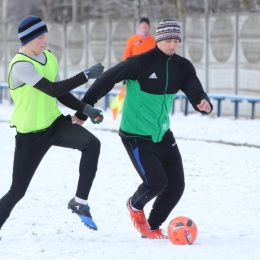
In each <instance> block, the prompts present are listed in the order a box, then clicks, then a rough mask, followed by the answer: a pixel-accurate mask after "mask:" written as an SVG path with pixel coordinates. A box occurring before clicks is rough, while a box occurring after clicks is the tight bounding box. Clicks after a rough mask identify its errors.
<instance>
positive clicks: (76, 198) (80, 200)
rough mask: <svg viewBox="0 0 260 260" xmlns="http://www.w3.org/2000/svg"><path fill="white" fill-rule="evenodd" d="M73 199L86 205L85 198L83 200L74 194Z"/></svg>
mask: <svg viewBox="0 0 260 260" xmlns="http://www.w3.org/2000/svg"><path fill="white" fill-rule="evenodd" d="M75 201H76V202H78V203H80V204H83V205H87V204H88V201H87V200H83V199H81V198H78V197H76V196H75Z"/></svg>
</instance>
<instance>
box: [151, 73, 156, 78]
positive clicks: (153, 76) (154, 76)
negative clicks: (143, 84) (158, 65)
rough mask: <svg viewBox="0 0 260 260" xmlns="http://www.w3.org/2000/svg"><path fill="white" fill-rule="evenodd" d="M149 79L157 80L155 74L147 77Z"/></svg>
mask: <svg viewBox="0 0 260 260" xmlns="http://www.w3.org/2000/svg"><path fill="white" fill-rule="evenodd" d="M149 79H157V76H156V74H155V73H153V74H152V75H151V76H150V77H149Z"/></svg>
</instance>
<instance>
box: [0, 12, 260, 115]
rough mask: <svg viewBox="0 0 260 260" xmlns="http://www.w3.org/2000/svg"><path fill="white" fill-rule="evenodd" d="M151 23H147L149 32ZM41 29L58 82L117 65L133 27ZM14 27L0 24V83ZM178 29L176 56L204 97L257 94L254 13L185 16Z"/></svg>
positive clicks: (259, 48) (91, 24)
mask: <svg viewBox="0 0 260 260" xmlns="http://www.w3.org/2000/svg"><path fill="white" fill-rule="evenodd" d="M157 23H158V21H151V33H152V34H154V32H155V28H156V25H157ZM47 25H48V29H49V35H48V39H49V43H48V49H50V50H51V51H52V52H53V53H54V54H55V55H56V57H57V58H58V60H59V64H60V75H61V78H67V77H70V76H73V75H75V74H76V73H78V72H80V71H81V70H83V69H85V68H87V67H89V66H91V65H93V64H95V63H97V62H102V63H103V64H104V65H105V67H106V68H109V67H111V66H113V65H115V64H117V63H118V62H120V61H121V60H122V54H123V49H124V46H125V42H126V39H127V38H128V37H129V36H130V35H131V34H133V33H135V32H136V28H137V26H136V23H135V22H134V21H132V20H88V21H87V22H85V23H81V24H78V23H75V24H70V23H68V24H63V25H61V24H55V23H47ZM17 26H18V23H8V24H0V33H1V35H2V36H3V37H1V38H0V82H6V78H7V68H8V64H9V61H10V60H11V58H12V57H13V56H14V54H15V53H16V52H17V50H18V49H19V41H18V39H17ZM181 26H182V31H183V36H182V42H181V44H180V48H179V50H178V54H179V55H182V56H184V57H186V58H188V59H189V60H191V62H192V63H193V64H194V66H195V68H196V70H197V75H198V77H199V79H200V80H201V82H202V84H203V86H204V88H205V90H206V91H207V92H208V93H225V94H239V95H247V96H260V73H259V69H260V29H259V28H260V14H243V13H242V14H241V13H240V14H225V15H221V16H220V15H210V16H198V15H196V16H187V17H186V18H185V19H184V20H183V21H181ZM89 84H91V82H90V83H89ZM85 87H88V85H86V86H85ZM259 106H260V104H259V105H257V106H256V115H257V116H259V115H260V108H259ZM180 109H181V107H180ZM231 111H233V104H231V103H230V102H226V103H225V102H224V103H223V114H231ZM241 114H242V115H245V116H247V115H249V114H250V106H249V105H248V104H241Z"/></svg>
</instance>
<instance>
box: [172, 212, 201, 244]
mask: <svg viewBox="0 0 260 260" xmlns="http://www.w3.org/2000/svg"><path fill="white" fill-rule="evenodd" d="M197 234H198V230H197V226H196V224H195V222H194V221H193V220H192V219H190V218H188V217H184V216H180V217H177V218H175V219H173V220H172V221H171V222H170V224H169V225H168V236H169V240H170V241H171V242H172V243H173V244H174V245H191V244H192V243H193V242H194V241H195V240H196V238H197Z"/></svg>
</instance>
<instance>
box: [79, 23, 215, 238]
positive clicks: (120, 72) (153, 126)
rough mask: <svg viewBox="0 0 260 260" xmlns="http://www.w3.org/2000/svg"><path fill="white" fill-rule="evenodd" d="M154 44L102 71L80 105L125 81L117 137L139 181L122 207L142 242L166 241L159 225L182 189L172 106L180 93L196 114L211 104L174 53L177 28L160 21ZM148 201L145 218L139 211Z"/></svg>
mask: <svg viewBox="0 0 260 260" xmlns="http://www.w3.org/2000/svg"><path fill="white" fill-rule="evenodd" d="M155 41H156V46H155V48H153V49H151V50H150V51H148V52H145V53H143V54H142V55H136V56H132V57H130V58H128V59H127V60H125V61H123V62H120V63H119V64H117V65H115V66H114V67H112V68H110V69H108V70H107V71H105V72H104V73H103V74H102V76H101V77H100V78H98V79H96V80H95V82H94V83H93V84H92V86H91V87H90V88H89V89H88V91H87V92H86V94H85V96H84V98H83V99H82V101H83V102H85V103H87V104H91V105H94V104H95V103H97V101H98V100H99V99H101V98H102V97H103V96H105V95H106V94H107V93H108V92H109V91H111V89H112V88H113V87H114V85H115V84H116V83H118V82H120V81H122V80H125V81H126V89H127V94H126V97H125V102H124V108H123V112H122V119H121V124H120V129H119V135H120V137H121V140H122V142H123V145H124V146H125V149H126V151H127V153H128V155H129V157H130V159H131V161H132V164H133V166H134V167H135V169H136V171H137V173H138V174H139V176H140V178H141V180H142V183H141V184H140V185H139V187H137V190H136V191H135V192H134V193H133V195H132V196H131V197H130V198H129V199H128V200H127V207H128V210H129V213H130V216H131V219H132V221H133V224H134V226H135V227H136V228H137V230H138V231H139V232H140V233H141V236H142V237H143V238H149V239H161V238H163V239H167V238H168V236H167V234H166V233H165V231H164V230H162V229H161V228H160V226H161V225H162V223H163V222H164V221H165V220H166V219H167V218H168V216H169V214H170V213H171V211H172V210H173V209H174V207H175V206H176V205H177V203H178V202H179V200H180V198H181V196H182V194H183V191H184V186H185V182H184V171H183V164H182V158H181V154H180V152H179V148H178V145H177V142H176V140H175V138H174V135H173V133H172V131H171V129H170V117H169V114H170V112H171V109H172V102H173V100H174V98H175V97H176V95H177V93H178V91H179V90H181V91H183V92H184V93H185V94H186V96H187V98H188V99H189V101H190V103H191V104H192V106H193V108H194V109H195V110H196V111H198V112H200V113H201V114H205V115H207V114H209V113H211V111H212V109H213V106H212V104H211V103H210V100H209V98H208V96H207V94H206V93H205V92H204V90H203V87H202V85H201V83H200V81H199V79H198V77H197V75H196V71H195V69H194V66H193V65H192V63H191V62H190V61H189V60H187V59H185V58H184V57H181V56H179V55H177V54H176V51H177V49H178V47H179V43H180V41H181V28H180V24H179V23H178V22H177V21H175V20H172V19H166V20H163V21H161V22H160V23H159V24H158V26H157V28H156V32H155ZM76 115H77V117H78V118H80V119H81V120H85V119H86V116H84V115H82V114H81V115H80V114H79V113H76ZM191 131H192V129H191ZM198 149H199V148H198ZM120 171H122V169H119V172H120ZM154 198H155V201H154V203H153V206H152V210H151V212H150V216H149V217H148V220H146V217H145V214H144V207H145V205H146V204H147V203H148V202H149V201H151V200H152V199H154Z"/></svg>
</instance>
